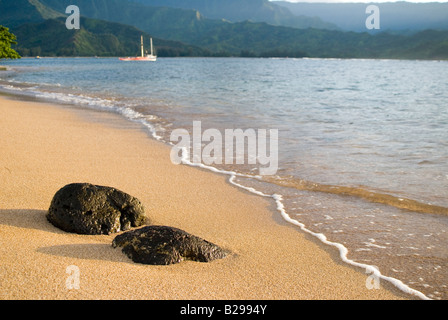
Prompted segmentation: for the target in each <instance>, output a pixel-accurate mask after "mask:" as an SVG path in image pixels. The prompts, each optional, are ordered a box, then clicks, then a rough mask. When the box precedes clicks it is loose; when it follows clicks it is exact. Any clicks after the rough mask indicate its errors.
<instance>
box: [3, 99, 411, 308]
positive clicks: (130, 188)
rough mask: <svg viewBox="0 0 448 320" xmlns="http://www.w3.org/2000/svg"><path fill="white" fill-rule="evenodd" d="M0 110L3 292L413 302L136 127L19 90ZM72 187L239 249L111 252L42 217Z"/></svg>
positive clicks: (103, 242) (102, 239)
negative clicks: (174, 258)
mask: <svg viewBox="0 0 448 320" xmlns="http://www.w3.org/2000/svg"><path fill="white" fill-rule="evenodd" d="M0 112H1V113H2V117H1V120H0V126H1V129H0V131H1V135H0V136H1V137H2V138H3V139H2V140H1V141H0V144H1V148H0V150H1V151H0V153H1V157H0V159H1V160H0V177H1V178H2V181H4V184H5V188H4V189H3V190H4V192H2V193H1V194H0V203H1V207H0V230H1V232H0V244H1V245H0V254H1V255H2V265H1V266H0V271H1V274H2V282H1V288H0V290H1V291H0V299H168V300H173V299H199V300H202V299H206V300H208V299H213V300H215V299H218V300H220V299H225V300H227V299H260V300H277V299H280V300H299V299H414V298H415V297H414V296H409V295H407V294H405V293H403V292H402V291H400V290H399V289H397V288H395V287H394V286H393V285H392V284H390V283H387V282H386V281H382V282H381V288H380V289H379V290H375V289H374V290H369V289H367V288H366V280H367V278H368V276H369V274H367V273H365V272H363V270H362V269H359V268H354V267H351V266H349V265H347V264H345V263H343V262H342V261H341V260H340V258H339V255H338V254H339V253H338V251H337V250H336V249H333V248H329V247H326V246H325V245H324V244H322V243H319V242H318V241H317V240H316V239H313V237H312V236H310V235H308V234H306V233H304V232H302V231H300V230H299V228H297V227H295V226H292V225H291V224H288V223H287V222H285V221H284V220H283V219H282V217H281V216H280V215H279V214H278V212H277V211H276V208H275V203H274V202H273V201H270V200H268V199H263V198H261V197H259V196H257V195H254V194H251V193H249V192H245V191H243V190H241V189H239V188H236V187H235V186H233V185H231V184H230V183H229V182H228V181H227V180H228V177H226V176H223V175H219V174H216V173H211V172H208V171H206V170H202V169H199V168H192V167H188V166H175V165H173V164H172V163H171V162H170V157H169V152H170V149H169V147H168V146H166V145H165V144H163V143H162V142H158V141H156V140H155V139H151V138H150V137H149V133H148V132H147V130H146V132H145V130H143V128H142V126H140V125H139V124H137V123H132V122H130V121H127V120H125V119H123V118H122V117H120V116H119V115H115V114H110V113H104V112H100V111H93V110H86V109H79V110H77V109H75V108H72V107H70V106H65V105H64V106H59V105H53V104H50V103H42V102H30V101H23V99H20V97H14V98H13V99H11V98H7V97H5V96H0ZM72 182H89V183H94V184H100V185H108V186H112V187H115V188H118V189H120V190H122V191H124V192H127V193H130V194H131V195H133V196H136V197H137V198H139V199H140V200H141V201H142V202H143V204H144V205H145V207H146V212H147V215H148V216H149V217H150V218H151V219H152V221H153V224H161V225H168V226H173V227H177V228H180V229H183V230H185V231H187V232H191V233H193V234H195V235H198V236H200V237H203V238H205V239H206V240H209V241H211V242H213V243H216V244H217V245H220V246H222V247H224V248H225V249H228V250H230V251H231V252H232V255H231V256H230V257H227V258H225V259H222V260H219V261H214V262H212V263H209V264H202V263H197V262H190V261H188V262H182V263H180V264H178V265H174V266H166V267H165V266H163V267H162V266H145V265H138V264H134V263H132V261H130V260H129V259H128V258H127V257H126V256H125V255H124V254H122V253H121V251H120V250H118V249H113V248H112V247H111V241H112V239H113V238H114V237H115V236H116V235H110V236H80V235H74V234H68V233H65V232H62V231H60V230H58V229H56V228H55V227H53V226H52V225H50V224H49V223H48V222H47V221H46V219H45V214H46V210H47V209H48V206H49V203H50V201H51V199H52V197H53V195H54V193H55V192H56V191H57V190H58V189H60V188H62V187H63V186H64V185H66V184H69V183H72ZM11 239H13V240H12V241H11ZM3 261H5V263H3ZM71 265H76V266H79V268H80V271H81V279H80V281H81V283H80V289H79V290H68V289H67V288H66V287H65V280H66V278H67V276H68V275H67V274H66V272H65V271H66V268H67V267H68V266H71ZM43 267H45V268H43ZM142 283H144V284H145V285H144V286H142Z"/></svg>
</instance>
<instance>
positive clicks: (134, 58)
mask: <svg viewBox="0 0 448 320" xmlns="http://www.w3.org/2000/svg"><path fill="white" fill-rule="evenodd" d="M119 59H120V60H121V61H156V60H157V57H132V58H131V57H129V58H119Z"/></svg>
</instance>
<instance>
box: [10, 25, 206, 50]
mask: <svg viewBox="0 0 448 320" xmlns="http://www.w3.org/2000/svg"><path fill="white" fill-rule="evenodd" d="M81 26H82V27H81V29H80V30H68V29H67V28H66V27H65V19H48V20H45V21H43V22H41V23H34V24H24V25H22V26H19V27H17V28H15V29H14V30H13V31H14V33H15V35H16V36H17V38H18V39H20V40H19V44H18V45H17V46H16V47H15V49H16V50H17V51H18V52H19V53H20V54H21V55H23V56H135V55H139V54H140V36H141V35H143V36H144V39H145V42H146V43H149V38H150V35H149V34H147V33H144V32H142V31H141V30H138V29H137V28H134V27H130V26H126V25H123V24H119V23H113V22H107V21H102V20H97V19H89V18H81ZM154 43H155V44H156V50H157V54H158V55H159V56H161V57H177V56H207V55H210V53H209V52H208V51H207V50H204V49H201V48H198V47H194V46H190V45H185V44H183V43H180V42H176V41H171V40H164V39H158V38H154Z"/></svg>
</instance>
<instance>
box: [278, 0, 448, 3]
mask: <svg viewBox="0 0 448 320" xmlns="http://www.w3.org/2000/svg"><path fill="white" fill-rule="evenodd" d="M270 1H274V0H270ZM282 1H288V2H326V3H336V2H358V3H359V2H365V3H368V2H374V3H379V2H397V1H393V0H282ZM398 1H403V0H398ZM406 2H420V3H423V2H426V3H429V2H448V0H438V1H435V0H406Z"/></svg>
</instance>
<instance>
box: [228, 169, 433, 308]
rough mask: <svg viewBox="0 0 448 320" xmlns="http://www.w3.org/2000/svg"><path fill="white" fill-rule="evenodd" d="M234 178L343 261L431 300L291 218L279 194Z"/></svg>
mask: <svg viewBox="0 0 448 320" xmlns="http://www.w3.org/2000/svg"><path fill="white" fill-rule="evenodd" d="M235 178H236V175H235V174H232V175H231V177H230V178H229V182H230V183H231V184H233V185H235V186H237V187H240V188H242V189H245V190H247V191H249V192H251V193H254V194H257V195H259V196H262V197H269V198H273V199H274V200H275V202H276V204H277V210H278V211H279V212H280V213H281V215H282V217H283V219H284V220H285V221H287V222H289V223H291V224H293V225H296V226H298V227H300V229H301V230H302V231H304V232H307V233H309V234H311V235H313V236H314V237H316V238H318V239H319V240H320V241H322V242H323V243H325V244H327V245H330V246H333V247H336V248H337V249H338V250H339V254H340V258H341V259H342V261H344V262H345V263H348V264H350V265H353V266H355V267H359V268H363V269H366V272H368V273H369V274H373V275H374V276H375V277H377V279H383V280H385V281H388V282H390V283H392V284H393V285H394V286H396V287H397V288H398V289H400V290H401V291H403V292H405V293H408V294H411V295H415V296H417V297H419V298H420V299H423V300H431V299H430V298H428V297H427V296H426V295H425V294H423V293H422V292H420V291H417V290H415V289H412V288H410V287H409V286H407V285H406V284H404V283H403V282H402V281H400V280H398V279H395V278H392V277H388V276H385V275H383V274H381V272H380V271H379V270H378V269H377V268H376V267H374V266H371V265H368V264H364V263H359V262H356V261H353V260H351V259H349V258H348V257H347V254H348V249H347V248H346V247H345V246H344V245H342V244H340V243H337V242H332V241H329V240H328V239H327V237H326V236H325V235H324V234H323V233H315V232H313V231H311V230H309V229H307V228H306V226H305V225H304V224H303V223H301V222H299V221H297V220H295V219H292V218H291V216H290V215H289V214H288V213H287V212H286V210H285V206H284V205H283V202H282V201H283V197H282V196H281V195H279V194H272V195H269V194H265V193H263V192H261V191H259V190H256V189H254V188H251V187H246V186H243V185H241V184H239V183H236V182H235V181H234V179H235Z"/></svg>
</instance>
